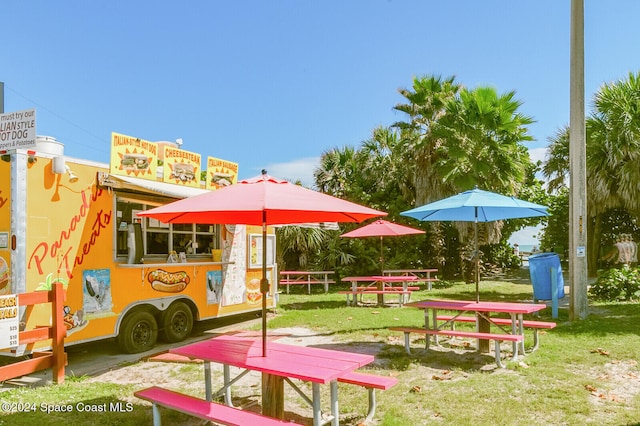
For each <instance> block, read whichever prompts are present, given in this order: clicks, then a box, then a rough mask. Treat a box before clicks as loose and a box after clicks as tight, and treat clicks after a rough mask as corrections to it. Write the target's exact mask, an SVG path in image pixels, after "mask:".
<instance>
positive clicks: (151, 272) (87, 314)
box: [0, 133, 275, 355]
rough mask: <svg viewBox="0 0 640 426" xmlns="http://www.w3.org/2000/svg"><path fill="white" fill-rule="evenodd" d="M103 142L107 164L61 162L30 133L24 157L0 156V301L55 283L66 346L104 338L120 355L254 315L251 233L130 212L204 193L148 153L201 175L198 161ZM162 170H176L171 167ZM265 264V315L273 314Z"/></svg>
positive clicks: (27, 324) (45, 315)
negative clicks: (207, 322)
mask: <svg viewBox="0 0 640 426" xmlns="http://www.w3.org/2000/svg"><path fill="white" fill-rule="evenodd" d="M111 142H112V149H111V159H110V162H109V164H106V163H97V162H93V161H86V160H80V159H73V158H70V157H67V156H65V155H64V148H63V146H62V144H61V143H59V142H58V141H56V140H55V139H53V138H50V137H39V139H38V145H37V147H36V149H35V150H14V151H12V152H9V153H6V154H5V155H3V156H2V161H0V181H2V182H10V184H7V185H2V186H1V187H0V294H18V295H19V294H20V293H23V292H30V291H37V290H47V289H50V288H51V287H52V285H53V283H55V282H60V283H62V284H63V287H64V289H65V292H66V300H65V304H64V305H65V306H64V322H65V326H66V328H67V337H66V338H65V344H66V345H72V344H75V343H80V342H87V341H93V340H99V339H105V338H113V337H115V338H117V341H118V343H119V345H120V347H121V348H122V350H123V351H125V352H130V353H135V352H142V351H145V350H148V349H150V348H152V347H153V346H154V345H155V343H156V341H157V340H158V339H162V340H163V341H169V342H178V341H181V340H183V339H185V338H186V337H187V336H188V335H189V334H190V333H191V330H192V328H193V324H194V322H195V321H199V320H204V319H210V318H216V317H221V316H229V315H236V314H240V313H244V312H252V311H256V312H259V311H260V307H261V306H260V303H261V300H260V303H258V304H256V302H255V299H256V295H255V294H253V293H254V291H253V285H252V283H253V281H254V280H255V279H258V280H259V279H260V277H261V274H262V271H261V267H258V268H255V265H253V264H251V263H250V262H248V260H247V257H248V252H249V250H248V247H249V243H248V241H247V238H248V236H249V235H250V234H255V233H259V232H261V229H259V228H258V227H251V226H244V225H234V224H207V225H203V224H179V225H171V224H165V223H161V222H159V221H157V220H153V219H150V218H142V217H138V216H137V213H138V212H140V211H144V210H146V209H150V208H152V207H156V206H158V205H161V204H164V203H169V202H172V201H175V200H177V199H180V198H185V197H189V196H193V195H197V194H200V193H202V192H204V191H208V190H211V189H210V188H209V186H210V185H209V184H207V183H206V179H208V178H206V179H205V178H203V179H205V180H203V181H200V184H199V185H197V186H196V185H194V183H193V181H192V179H182V178H181V177H180V178H178V179H176V176H175V173H173V174H171V173H170V174H168V175H166V174H165V172H164V171H163V170H162V166H158V164H163V161H162V160H163V159H162V158H161V157H162V154H159V153H164V152H168V153H170V155H171V158H178V159H179V164H180V168H181V170H186V169H189V170H201V165H200V164H192V165H189V166H188V167H187V166H185V164H188V163H189V161H198V160H199V158H200V156H199V155H194V154H193V153H188V152H186V153H184V154H181V153H180V152H177V151H179V147H178V146H173V145H174V144H172V143H170V142H160V143H155V142H150V141H145V140H142V139H140V138H136V137H130V136H126V135H122V134H118V133H114V134H113V135H112V138H111ZM167 145H171V149H170V150H167V148H166V146H167ZM132 159H133V160H132ZM164 164H170V165H171V166H172V170H176V166H175V164H178V160H171V162H168V163H164ZM205 171H206V173H202V176H209V177H210V176H211V174H212V173H213V172H211V171H207V166H206V164H205V168H204V170H203V172H205ZM198 175H200V172H198ZM165 176H167V177H166V178H165ZM269 232H270V233H271V234H273V230H271V229H270V230H269ZM274 267H275V266H273V267H272V266H269V274H270V278H269V279H270V282H271V283H272V291H271V292H270V293H269V295H268V300H267V303H268V306H269V307H274V306H275V297H274V291H275V290H274V289H275V272H274ZM260 296H261V294H260ZM22 311H23V312H21V318H20V323H21V326H22V327H23V328H24V329H27V330H28V329H31V328H34V327H35V326H36V325H38V324H48V323H49V321H50V312H47V309H46V306H42V309H40V306H36V307H34V309H32V310H30V311H28V312H27V311H26V310H22ZM38 345H40V344H39V343H37V344H30V345H23V346H21V347H15V348H11V350H5V351H4V352H3V354H12V355H22V354H25V353H29V352H31V351H33V350H36V349H38V350H40V349H42V348H41V347H39V346H38ZM44 346H46V342H45V345H44Z"/></svg>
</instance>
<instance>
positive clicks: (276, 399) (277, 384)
mask: <svg viewBox="0 0 640 426" xmlns="http://www.w3.org/2000/svg"><path fill="white" fill-rule="evenodd" d="M262 414H264V415H265V416H269V417H275V418H276V419H281V420H282V419H284V378H283V377H280V376H276V375H274V374H267V373H262Z"/></svg>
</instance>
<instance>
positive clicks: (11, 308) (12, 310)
mask: <svg viewBox="0 0 640 426" xmlns="http://www.w3.org/2000/svg"><path fill="white" fill-rule="evenodd" d="M18 333H20V329H19V321H18V295H16V294H7V295H5V296H0V349H4V348H12V347H15V346H18Z"/></svg>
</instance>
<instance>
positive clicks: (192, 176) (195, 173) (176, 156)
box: [162, 146, 201, 188]
mask: <svg viewBox="0 0 640 426" xmlns="http://www.w3.org/2000/svg"><path fill="white" fill-rule="evenodd" d="M163 158H164V164H163V166H162V167H163V177H162V180H163V181H165V182H168V183H175V184H179V185H184V186H192V187H194V188H199V187H200V160H201V158H200V154H196V153H194V152H189V151H185V150H182V149H178V148H174V147H171V146H164V147H163Z"/></svg>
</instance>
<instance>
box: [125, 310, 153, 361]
mask: <svg viewBox="0 0 640 426" xmlns="http://www.w3.org/2000/svg"><path fill="white" fill-rule="evenodd" d="M157 340H158V322H157V321H156V318H155V317H154V316H153V314H152V313H150V312H147V311H143V310H135V311H133V312H130V313H128V314H127V315H126V316H125V317H124V319H123V320H122V325H121V326H120V332H119V333H118V344H119V345H120V349H122V351H123V352H126V353H129V354H135V353H138V352H144V351H147V350H149V349H151V348H153V346H154V345H155V344H156V341H157Z"/></svg>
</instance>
